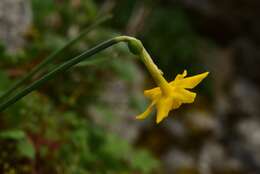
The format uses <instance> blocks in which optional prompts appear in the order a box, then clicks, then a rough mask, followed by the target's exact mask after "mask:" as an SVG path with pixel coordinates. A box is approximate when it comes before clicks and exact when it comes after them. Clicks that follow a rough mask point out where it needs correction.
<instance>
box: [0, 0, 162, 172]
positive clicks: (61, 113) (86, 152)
mask: <svg viewBox="0 0 260 174" xmlns="http://www.w3.org/2000/svg"><path fill="white" fill-rule="evenodd" d="M31 2H32V7H33V18H34V23H33V26H32V28H31V29H29V31H28V33H27V35H28V36H27V35H26V39H27V40H28V42H27V44H26V46H25V48H24V50H22V51H21V52H19V53H16V54H12V55H9V54H8V53H6V52H5V49H4V47H3V46H0V56H3V59H1V60H2V61H1V63H0V66H1V67H3V68H1V70H0V82H1V83H0V94H1V93H3V92H4V91H5V90H6V89H7V88H8V87H10V85H11V84H13V83H14V81H15V80H16V79H18V78H20V77H21V76H22V75H24V73H21V74H19V73H18V75H15V76H11V74H10V69H11V70H12V71H15V72H16V71H17V72H28V71H29V70H30V69H31V67H34V66H35V65H36V64H38V63H39V62H40V61H41V60H43V59H44V58H45V57H46V56H47V55H49V54H50V53H51V52H52V51H54V50H56V49H57V48H60V47H61V46H62V45H63V44H65V43H66V42H67V41H68V40H69V39H71V37H72V36H71V34H70V32H71V30H73V28H74V29H75V28H76V34H78V32H79V31H80V30H81V29H82V28H86V26H88V25H89V24H91V23H92V22H93V21H94V20H95V18H96V16H97V14H98V10H97V9H98V3H96V2H94V1H92V0H87V1H82V3H81V5H80V6H79V7H73V6H72V5H71V1H69V0H65V1H54V0H46V1H45V0H44V1H42V0H32V1H31ZM52 20H54V22H53V21H52ZM55 20H57V21H55ZM74 35H75V34H74ZM74 35H73V37H75V36H74ZM115 35H118V33H117V31H116V30H114V29H111V28H110V27H107V26H106V27H102V28H100V29H97V30H95V31H93V32H91V37H89V38H86V39H83V40H82V41H81V42H79V43H77V44H75V46H73V47H72V48H70V49H67V50H66V51H65V52H64V53H63V54H61V60H62V61H64V60H66V59H69V58H71V57H74V56H75V55H78V54H79V53H81V52H82V51H85V50H86V49H88V48H89V47H91V46H92V45H93V46H94V45H95V44H96V43H99V42H100V41H101V40H104V39H107V38H111V37H113V36H115ZM126 53H127V54H126ZM117 57H119V58H117ZM121 57H123V58H124V59H121ZM61 60H59V61H56V62H55V63H60V62H62V61H61ZM90 65H91V66H90ZM122 65H126V66H122ZM49 68H53V65H52V66H50V67H49ZM136 71H137V70H136V67H135V66H134V63H133V60H131V59H129V52H128V50H127V47H126V46H123V45H118V46H116V47H115V48H112V49H109V50H106V51H104V52H103V53H101V54H98V55H95V59H94V61H92V62H82V63H81V64H79V65H78V66H76V67H74V68H72V70H70V71H68V72H65V73H63V74H62V75H60V76H59V77H56V78H55V79H54V80H51V81H50V82H48V83H47V84H45V85H44V86H43V87H42V88H41V89H39V90H38V91H37V92H33V93H31V94H29V95H28V96H26V97H25V98H23V99H22V100H21V101H19V102H18V103H16V104H15V105H14V106H12V107H10V108H9V109H8V110H6V111H5V112H4V113H1V114H0V116H1V117H0V120H1V122H0V143H1V148H0V156H1V159H2V160H0V173H8V172H9V173H10V172H17V173H33V172H34V171H40V172H41V173H65V174H66V173H67V174H73V173H75V174H80V173H84V174H86V173H91V174H92V173H95V174H99V173H100V174H103V173H108V174H109V173H111V174H113V173H125V174H130V173H144V174H146V173H151V171H153V170H154V169H156V168H157V167H158V161H157V160H155V158H154V157H152V156H151V155H150V154H149V153H148V152H147V151H145V150H138V149H136V147H135V146H133V145H132V144H130V143H129V142H127V141H126V140H124V139H123V138H122V137H119V136H117V135H115V134H114V133H113V132H110V131H108V130H105V129H104V128H102V127H101V126H99V125H96V124H94V123H93V122H91V120H90V119H89V118H90V117H89V113H87V112H86V106H88V104H90V103H96V105H97V106H101V107H100V109H99V111H100V112H102V113H103V114H104V115H106V116H107V118H110V117H112V118H116V115H115V113H113V112H112V111H111V110H110V109H109V108H105V107H103V106H102V104H100V103H98V102H96V97H97V96H98V94H99V93H100V92H102V87H103V84H104V83H103V82H104V81H106V80H107V79H106V78H107V77H106V76H104V77H103V76H100V74H108V73H107V72H109V73H111V72H112V74H118V75H117V76H118V78H120V79H123V80H125V81H128V82H129V83H130V82H131V81H133V80H134V78H135V73H136ZM109 122H110V124H113V119H111V120H109ZM6 154H11V155H9V156H8V155H6ZM143 160H145V161H143ZM3 166H8V167H3Z"/></svg>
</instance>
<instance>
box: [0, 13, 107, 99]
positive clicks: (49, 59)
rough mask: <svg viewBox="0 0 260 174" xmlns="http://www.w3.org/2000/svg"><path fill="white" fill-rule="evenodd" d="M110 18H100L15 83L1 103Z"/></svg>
mask: <svg viewBox="0 0 260 174" xmlns="http://www.w3.org/2000/svg"><path fill="white" fill-rule="evenodd" d="M109 18H110V16H106V17H103V18H100V19H99V20H97V21H96V22H95V23H93V24H92V25H90V26H89V27H88V28H86V29H85V30H84V31H82V32H81V33H80V34H79V35H78V36H77V37H76V38H74V39H72V40H70V41H69V42H68V43H66V44H65V45H64V46H62V47H61V48H60V49H58V50H56V51H55V52H53V53H52V54H51V55H49V56H48V57H47V58H46V59H44V60H43V61H42V62H41V63H40V64H38V65H37V66H36V67H34V68H33V69H32V71H30V72H29V73H28V74H27V75H26V76H24V77H22V78H21V79H20V80H18V81H17V82H15V83H14V84H13V85H12V86H11V87H10V88H9V89H8V90H7V91H6V92H5V93H4V94H3V95H2V96H1V97H0V101H3V100H4V99H6V98H7V97H9V96H10V95H11V94H12V93H13V92H14V91H15V90H16V89H18V88H19V87H20V86H21V85H22V84H23V83H24V82H26V81H28V80H29V79H30V78H32V77H33V76H34V75H35V74H36V73H38V72H39V71H40V70H41V69H43V68H44V67H46V66H47V65H48V64H50V63H51V62H53V61H54V60H55V59H56V58H57V56H58V55H59V54H60V53H62V52H63V51H65V50H66V49H68V48H69V47H70V46H71V45H73V44H74V43H76V42H77V41H79V40H80V39H81V38H83V37H84V36H85V35H86V34H87V33H88V32H90V31H91V30H93V29H94V28H95V27H96V26H98V25H100V24H101V23H103V22H104V21H106V20H108V19H109Z"/></svg>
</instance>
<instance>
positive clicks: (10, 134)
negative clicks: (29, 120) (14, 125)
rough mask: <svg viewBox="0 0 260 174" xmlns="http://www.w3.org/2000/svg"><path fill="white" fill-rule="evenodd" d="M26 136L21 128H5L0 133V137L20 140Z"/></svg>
mask: <svg viewBox="0 0 260 174" xmlns="http://www.w3.org/2000/svg"><path fill="white" fill-rule="evenodd" d="M25 137H26V135H25V133H24V131H22V130H7V131H4V132H1V133H0V138H1V139H12V140H22V139H24V138H25Z"/></svg>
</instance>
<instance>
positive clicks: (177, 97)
mask: <svg viewBox="0 0 260 174" xmlns="http://www.w3.org/2000/svg"><path fill="white" fill-rule="evenodd" d="M140 56H141V58H142V60H143V62H144V63H145V65H146V67H147V68H148V70H149V72H150V74H151V75H152V77H153V79H154V80H155V82H156V84H157V85H158V87H156V88H153V89H150V90H145V91H144V95H145V96H146V97H148V98H149V99H150V100H151V104H150V105H149V106H148V108H147V109H146V110H145V111H144V112H143V113H142V114H140V115H138V116H137V117H136V118H137V119H145V118H146V117H148V116H149V114H150V113H151V112H152V111H153V108H154V107H156V109H157V116H156V123H160V122H161V121H162V120H163V119H164V118H166V117H167V116H168V114H169V112H170V111H171V110H173V109H177V108H179V107H180V106H181V105H182V104H184V103H193V102H194V99H195V97H196V93H194V92H191V91H189V90H188V89H192V88H194V87H195V86H197V85H198V84H199V83H200V82H201V81H202V80H203V79H204V78H205V77H207V75H208V72H205V73H202V74H199V75H195V76H191V77H186V76H187V71H186V70H185V71H184V72H183V74H179V75H177V76H176V78H175V79H174V80H173V81H171V82H167V81H166V80H165V79H164V77H163V76H162V73H161V71H160V70H159V69H158V68H157V66H156V65H155V64H154V63H153V61H152V59H151V57H150V55H149V54H148V53H147V51H146V50H145V49H143V50H142V53H141V55H140Z"/></svg>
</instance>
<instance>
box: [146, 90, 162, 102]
mask: <svg viewBox="0 0 260 174" xmlns="http://www.w3.org/2000/svg"><path fill="white" fill-rule="evenodd" d="M160 94H161V89H160V87H156V88H153V89H149V90H145V91H144V95H145V96H146V97H148V98H150V99H152V100H153V99H155V98H156V97H158V96H159V95H160Z"/></svg>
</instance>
